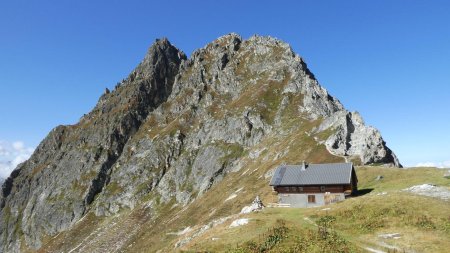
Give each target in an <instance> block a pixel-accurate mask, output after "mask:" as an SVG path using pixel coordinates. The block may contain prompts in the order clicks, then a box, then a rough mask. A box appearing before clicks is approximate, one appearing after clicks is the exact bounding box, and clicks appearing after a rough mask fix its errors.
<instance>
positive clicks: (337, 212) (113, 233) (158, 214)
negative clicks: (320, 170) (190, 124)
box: [40, 151, 450, 252]
mask: <svg viewBox="0 0 450 253" xmlns="http://www.w3.org/2000/svg"><path fill="white" fill-rule="evenodd" d="M269 152H270V151H269ZM262 156H263V155H262ZM264 160H265V159H258V162H256V163H254V164H252V163H251V162H249V163H246V164H247V165H248V166H247V167H245V168H242V169H241V170H240V171H237V172H232V173H230V174H229V175H228V176H226V177H225V178H224V179H223V180H222V181H221V182H220V183H218V184H217V185H215V186H214V187H213V188H212V189H211V190H209V191H208V192H206V193H205V194H204V195H203V196H202V197H200V198H198V199H197V200H195V201H194V202H192V203H191V204H189V205H187V206H185V207H181V206H177V205H174V203H167V204H161V205H159V208H158V210H150V209H146V208H145V207H141V208H135V209H134V210H133V211H123V212H122V213H120V214H119V215H117V216H113V217H107V218H99V217H95V216H94V215H88V216H87V217H86V218H84V219H83V220H82V221H80V222H79V223H77V225H76V226H75V227H74V229H71V230H70V231H67V232H64V233H61V234H60V235H57V236H56V237H54V238H48V241H47V243H46V244H45V245H44V247H43V248H42V249H41V250H40V252H49V251H58V252H61V251H64V252H70V251H71V250H73V251H72V252H82V251H84V252H101V250H107V251H108V252H114V251H116V252H120V251H125V252H368V250H367V249H368V248H370V249H372V250H381V251H382V252H447V251H448V248H449V247H450V240H448V238H450V212H449V211H450V202H449V201H444V200H440V199H435V198H431V197H424V196H418V195H413V194H411V193H407V192H403V191H401V190H403V189H405V188H407V187H410V186H413V185H417V184H423V183H431V184H435V185H439V186H444V187H447V188H449V189H450V179H447V178H444V177H443V175H444V172H445V171H443V170H439V169H429V168H415V169H407V170H405V169H395V168H384V167H358V168H357V176H358V179H359V188H360V190H361V192H362V193H365V194H364V195H361V196H358V197H354V198H351V199H347V200H345V201H343V202H340V203H336V204H332V205H329V206H326V207H319V208H309V209H296V208H265V209H264V210H263V211H262V212H258V213H251V214H243V215H239V212H240V210H241V208H242V207H243V206H245V205H248V204H250V203H251V201H252V199H253V198H254V197H255V194H256V193H257V194H259V195H260V196H261V198H262V200H263V202H264V203H266V204H267V203H269V202H275V201H276V195H274V194H273V192H272V191H271V188H270V187H269V186H268V181H269V179H270V177H269V175H266V172H267V171H270V169H272V168H273V166H275V163H276V162H274V161H273V160H266V161H265V162H263V161H264ZM379 175H380V176H383V178H382V179H381V180H377V177H378V176H379ZM241 218H247V219H249V223H248V224H247V225H243V226H238V227H234V228H230V227H229V226H230V224H231V223H232V222H233V221H234V220H236V219H241ZM393 233H399V234H400V237H399V238H398V239H389V238H388V239H384V238H382V237H380V235H382V234H393ZM381 251H380V252H381Z"/></svg>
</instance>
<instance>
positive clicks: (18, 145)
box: [0, 141, 34, 178]
mask: <svg viewBox="0 0 450 253" xmlns="http://www.w3.org/2000/svg"><path fill="white" fill-rule="evenodd" d="M33 151H34V148H31V147H26V146H25V143H23V142H22V141H15V142H8V141H0V177H2V178H7V177H8V176H9V174H10V173H11V171H13V170H14V169H15V168H16V167H17V165H18V164H20V163H22V162H24V161H26V160H27V159H28V158H29V157H30V156H31V154H33Z"/></svg>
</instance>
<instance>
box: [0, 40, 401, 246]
mask: <svg viewBox="0 0 450 253" xmlns="http://www.w3.org/2000/svg"><path fill="white" fill-rule="evenodd" d="M344 159H346V160H351V161H353V162H355V163H359V164H371V163H383V164H387V165H391V166H401V165H400V163H399V162H398V159H397V158H396V157H395V155H394V154H393V152H392V151H391V150H390V149H389V148H388V147H387V146H386V145H385V142H384V141H383V139H382V137H381V135H380V133H379V132H378V131H377V130H376V129H375V128H373V127H369V126H366V125H365V124H364V122H363V120H362V118H361V116H360V115H359V114H358V113H352V112H348V111H346V110H345V109H344V107H343V106H342V104H341V103H340V102H339V101H338V100H337V99H335V98H333V97H332V96H331V95H329V94H328V92H327V91H326V90H325V89H324V88H322V87H321V86H320V85H319V83H318V82H317V80H316V79H315V77H314V75H313V74H312V73H311V72H310V71H309V70H308V68H307V66H306V64H305V62H304V61H303V60H302V58H300V57H299V56H298V55H296V54H295V53H294V52H293V51H292V49H291V48H290V46H289V45H288V44H286V43H284V42H282V41H279V40H277V39H274V38H270V37H259V36H253V37H251V38H250V39H248V40H242V38H241V37H240V36H238V35H236V34H229V35H226V36H223V37H220V38H218V39H217V40H215V41H213V42H212V43H210V44H208V45H207V46H205V47H204V48H202V49H199V50H197V51H195V52H194V53H193V54H192V56H191V57H190V58H189V59H187V58H186V56H185V55H184V53H183V52H181V51H180V50H178V49H177V48H175V47H174V46H172V45H171V44H170V43H169V42H168V41H167V39H162V40H157V41H156V42H155V43H154V44H153V45H152V46H151V47H150V49H149V51H148V53H147V54H146V56H145V58H144V60H143V61H142V62H141V63H140V64H139V65H138V67H137V68H136V69H135V70H134V71H133V72H132V73H131V74H130V75H129V76H128V78H126V79H125V80H124V81H123V82H121V83H120V84H118V85H117V86H116V88H115V89H114V90H113V91H109V90H106V91H105V94H103V95H102V96H101V97H100V99H99V101H98V103H97V105H96V106H95V108H94V109H93V110H92V111H91V112H90V113H89V114H87V115H85V116H83V117H82V118H81V120H80V122H79V123H77V124H76V125H71V126H58V127H56V128H55V129H53V130H52V131H51V132H50V133H49V135H48V136H47V137H46V138H45V139H44V140H43V141H42V143H41V144H40V145H39V147H38V148H37V149H36V151H35V152H34V154H33V155H32V157H31V158H30V159H29V160H28V161H26V162H24V163H22V164H21V165H19V166H18V167H17V169H16V170H14V171H13V172H12V174H11V176H10V177H9V178H8V179H6V181H5V183H4V184H3V187H2V194H1V199H0V204H1V212H0V240H1V249H0V251H1V252H19V251H27V250H36V249H39V248H41V247H42V246H43V245H44V246H45V244H46V243H47V242H49V244H48V245H51V244H52V241H57V240H56V239H55V238H54V236H55V235H57V234H58V233H59V232H61V231H65V230H69V231H71V230H70V229H72V230H74V228H76V229H78V228H77V226H78V225H77V223H78V222H79V221H80V220H81V219H82V217H91V218H90V219H93V218H92V217H94V216H96V217H98V219H99V220H105V221H106V220H107V219H106V218H102V217H105V216H106V217H108V216H112V215H114V217H117V215H119V216H121V217H122V216H123V217H125V216H126V215H125V213H127V212H129V211H133V212H134V211H136V210H141V211H142V212H143V213H145V215H144V214H142V213H141V215H139V219H141V220H140V222H141V223H142V224H147V226H148V227H152V226H156V225H151V224H154V223H152V222H155V220H156V219H161V217H163V216H164V215H167V213H166V212H171V211H170V210H172V208H171V209H168V210H166V209H164V210H165V211H164V212H163V211H161V210H163V209H162V207H163V206H172V207H173V208H175V209H174V210H176V208H182V207H187V206H190V204H192V203H194V204H195V203H197V202H201V201H203V200H202V199H204V198H205V197H204V196H206V195H207V194H206V193H207V192H214V191H210V190H211V189H212V188H213V187H214V186H216V185H217V184H218V183H219V182H221V181H222V180H224V179H226V178H227V179H228V180H232V181H233V180H237V181H233V182H235V183H236V184H239V182H238V179H239V178H238V177H236V176H237V174H236V173H237V172H239V171H240V172H241V174H240V176H243V175H242V170H244V171H245V168H247V171H248V168H249V167H252V166H254V167H255V170H254V171H256V170H259V173H260V174H261V173H262V174H261V176H262V175H263V174H264V173H266V172H268V171H270V169H272V168H273V166H275V165H276V164H279V163H281V162H291V163H293V162H298V161H301V160H308V161H311V162H327V161H343V160H344ZM269 161H270V162H269ZM246 173H247V172H246ZM246 173H244V174H246ZM248 174H251V173H250V172H249V173H248ZM233 177H235V178H233ZM246 177H247V176H246ZM249 178H251V177H250V176H249ZM259 178H260V177H259ZM262 181H264V180H262ZM230 182H231V181H230ZM264 182H265V181H264ZM230 184H231V183H230ZM263 185H265V183H262V184H261V187H263ZM230 187H231V186H230ZM261 187H260V188H261ZM259 191H261V192H268V191H267V190H266V189H262V188H261V189H254V190H253V192H252V194H258V193H261V192H259ZM209 194H211V193H209ZM252 197H254V196H252ZM128 214H129V213H128ZM128 214H127V215H128ZM210 216H211V217H213V216H214V215H210ZM127 217H129V218H130V217H131V218H132V217H135V216H132V215H131V216H127ZM202 219H203V218H202ZM205 219H206V218H205ZM165 222H168V221H167V220H165ZM108 224H112V223H108ZM111 226H112V225H111ZM122 230H123V231H125V232H126V235H123V236H122V240H115V245H116V246H115V248H114V250H119V249H124V248H126V246H127V245H128V244H130V243H131V241H129V240H128V239H130V240H131V236H134V235H135V234H137V233H142V231H140V230H139V229H131V228H128V230H127V229H125V228H122ZM106 232H107V231H106V230H105V233H106ZM155 233H156V232H155ZM77 235H78V234H77ZM88 236H89V234H86V235H85V237H88ZM127 236H128V237H127ZM140 236H142V235H140ZM105 238H106V236H105ZM123 238H125V239H123ZM126 238H128V239H126ZM84 239H85V238H84ZM72 240H73V241H74V242H75V241H77V240H78V239H76V237H72ZM80 240H81V241H82V240H83V235H81V236H80V239H79V241H80ZM118 241H120V242H121V243H119V242H118ZM96 245H97V246H95V245H94V246H92V245H91V246H92V247H93V248H89V244H85V245H84V244H83V246H81V247H80V246H79V247H78V248H75V249H73V250H75V251H79V252H93V251H101V249H102V248H101V246H100V245H109V246H110V245H111V244H106V243H104V242H102V243H100V242H99V243H98V244H96ZM129 246H131V245H129ZM49 247H50V246H49ZM61 247H62V246H61ZM64 247H68V246H67V245H66V246H64ZM102 247H103V246H102ZM103 249H106V248H103ZM107 249H108V251H114V250H113V249H112V248H107ZM59 250H61V249H59ZM66 250H69V249H66Z"/></svg>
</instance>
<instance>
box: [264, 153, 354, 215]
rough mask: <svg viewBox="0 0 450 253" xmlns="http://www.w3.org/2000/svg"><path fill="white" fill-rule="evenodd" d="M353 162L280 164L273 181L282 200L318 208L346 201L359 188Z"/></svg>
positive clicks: (285, 202)
mask: <svg viewBox="0 0 450 253" xmlns="http://www.w3.org/2000/svg"><path fill="white" fill-rule="evenodd" d="M357 183H358V179H357V178H356V173H355V168H354V167H353V164H352V163H329V164H307V163H305V162H303V163H302V164H300V165H280V166H279V167H278V168H277V169H276V170H275V173H274V175H273V177H272V180H271V181H270V185H271V186H273V189H274V191H276V192H277V193H278V203H279V204H283V205H286V206H291V207H315V206H322V205H327V204H330V203H334V202H337V201H341V200H344V199H345V198H346V197H348V196H350V195H352V194H354V193H355V192H356V191H357Z"/></svg>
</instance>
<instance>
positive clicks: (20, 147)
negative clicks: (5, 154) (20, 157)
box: [12, 141, 25, 151]
mask: <svg viewBox="0 0 450 253" xmlns="http://www.w3.org/2000/svg"><path fill="white" fill-rule="evenodd" d="M12 146H13V148H14V149H15V150H17V151H21V150H23V149H24V148H25V144H24V143H23V142H21V141H15V142H13V143H12Z"/></svg>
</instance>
